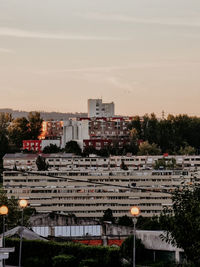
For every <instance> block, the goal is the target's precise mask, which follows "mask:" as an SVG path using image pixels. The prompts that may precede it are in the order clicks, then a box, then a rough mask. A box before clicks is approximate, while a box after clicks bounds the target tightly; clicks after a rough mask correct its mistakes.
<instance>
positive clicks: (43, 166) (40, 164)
mask: <svg viewBox="0 0 200 267" xmlns="http://www.w3.org/2000/svg"><path fill="white" fill-rule="evenodd" d="M36 165H37V169H38V171H47V170H48V167H49V166H48V164H47V163H46V161H45V158H43V157H41V156H38V157H37V159H36Z"/></svg>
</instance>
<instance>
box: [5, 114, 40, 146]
mask: <svg viewBox="0 0 200 267" xmlns="http://www.w3.org/2000/svg"><path fill="white" fill-rule="evenodd" d="M41 128H42V119H41V118H40V113H39V112H35V113H34V112H30V113H29V115H28V119H27V118H25V117H21V118H16V119H14V120H13V121H12V122H11V124H10V125H9V127H8V133H9V139H10V141H11V142H12V143H13V144H14V145H15V146H16V148H18V149H19V148H21V147H22V142H23V140H37V139H38V136H39V135H40V133H41Z"/></svg>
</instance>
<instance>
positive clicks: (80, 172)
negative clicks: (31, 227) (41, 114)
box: [3, 154, 200, 219]
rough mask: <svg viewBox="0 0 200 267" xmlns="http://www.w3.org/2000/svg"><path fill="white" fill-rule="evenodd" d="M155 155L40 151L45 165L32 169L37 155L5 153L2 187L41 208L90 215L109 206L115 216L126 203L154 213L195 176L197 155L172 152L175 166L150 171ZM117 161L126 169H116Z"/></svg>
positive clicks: (126, 211) (199, 165) (199, 175)
mask: <svg viewBox="0 0 200 267" xmlns="http://www.w3.org/2000/svg"><path fill="white" fill-rule="evenodd" d="M159 157H160V158H162V156H139V157H136V156H135V157H123V156H117V157H110V158H98V157H89V158H82V157H74V156H72V155H69V154H62V155H61V154H49V155H45V158H46V162H47V163H48V165H49V170H48V171H37V167H36V159H37V155H35V154H32V155H31V154H27V155H25V154H6V156H5V157H4V168H5V170H6V171H4V173H3V187H4V189H5V190H6V192H7V196H8V197H9V198H10V197H12V196H14V197H16V198H26V199H27V200H28V202H29V204H30V206H31V207H35V208H36V210H37V211H38V212H41V213H45V212H46V213H47V212H52V211H56V212H59V213H62V214H72V213H73V214H75V215H76V216H77V217H79V218H93V219H95V218H101V217H102V216H103V212H104V211H105V210H106V209H108V208H110V209H111V210H112V211H113V215H114V217H121V216H123V215H127V216H130V207H131V206H133V205H137V206H139V207H140V209H141V215H142V216H153V215H159V214H160V213H161V212H162V210H163V208H164V207H166V206H169V205H171V192H172V191H173V190H175V189H176V188H177V187H179V188H180V187H181V186H183V185H185V184H191V183H193V182H195V183H196V182H198V181H199V180H200V156H175V158H176V162H177V166H176V169H175V170H154V169H153V164H154V162H155V160H157V159H158V158H159ZM173 157H174V156H173ZM169 158H170V156H168V157H167V159H166V160H169ZM122 160H123V161H124V163H125V164H126V165H127V167H128V170H126V171H124V170H122V169H121V163H122Z"/></svg>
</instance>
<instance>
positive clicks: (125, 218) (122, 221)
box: [117, 215, 133, 226]
mask: <svg viewBox="0 0 200 267" xmlns="http://www.w3.org/2000/svg"><path fill="white" fill-rule="evenodd" d="M117 223H118V224H119V225H124V226H132V225H133V221H132V219H131V218H130V217H128V216H127V215H124V216H122V217H119V219H118V221H117Z"/></svg>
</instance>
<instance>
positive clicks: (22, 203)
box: [19, 199, 28, 208]
mask: <svg viewBox="0 0 200 267" xmlns="http://www.w3.org/2000/svg"><path fill="white" fill-rule="evenodd" d="M19 205H20V207H21V208H26V207H27V205H28V201H27V200H26V199H21V200H20V201H19Z"/></svg>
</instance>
